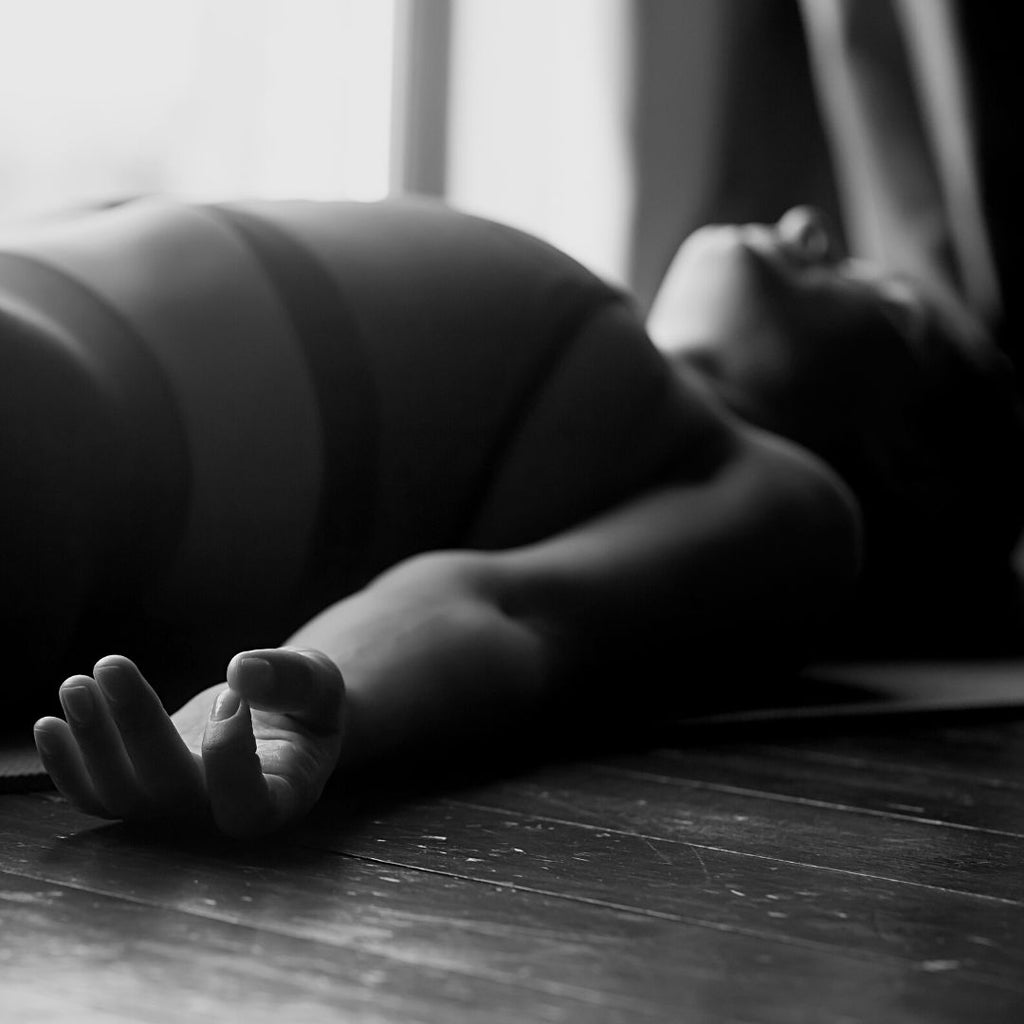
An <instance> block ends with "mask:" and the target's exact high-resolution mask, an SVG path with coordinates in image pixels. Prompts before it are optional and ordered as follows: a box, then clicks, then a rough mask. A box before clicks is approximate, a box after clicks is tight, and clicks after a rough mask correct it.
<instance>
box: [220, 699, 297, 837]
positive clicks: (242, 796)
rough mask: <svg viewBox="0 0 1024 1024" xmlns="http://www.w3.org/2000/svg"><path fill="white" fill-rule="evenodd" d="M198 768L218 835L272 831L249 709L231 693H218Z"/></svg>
mask: <svg viewBox="0 0 1024 1024" xmlns="http://www.w3.org/2000/svg"><path fill="white" fill-rule="evenodd" d="M203 766H204V768H205V772H206V792H207V798H208V799H209V802H210V810H211V812H212V813H213V819H214V822H215V823H216V825H217V827H218V828H219V829H220V830H221V831H222V832H224V833H225V834H226V835H229V836H233V837H235V838H237V839H247V838H252V837H254V836H258V835H262V834H263V833H265V832H270V831H272V830H273V829H274V828H276V827H277V825H278V818H277V815H276V814H275V812H274V808H273V804H272V802H271V798H270V791H269V790H268V788H267V780H266V779H265V778H264V775H263V769H262V767H261V765H260V760H259V757H258V756H257V754H256V739H255V737H254V736H253V732H252V717H251V715H250V713H249V707H248V705H247V704H246V703H245V701H243V700H241V698H240V697H239V695H238V694H237V693H235V691H234V690H232V689H230V688H229V689H225V690H223V691H221V693H220V695H219V696H218V698H217V701H216V703H215V704H214V706H213V710H212V712H211V714H210V720H209V722H208V723H207V725H206V733H205V735H204V736H203Z"/></svg>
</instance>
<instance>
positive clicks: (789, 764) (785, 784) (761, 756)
mask: <svg viewBox="0 0 1024 1024" xmlns="http://www.w3.org/2000/svg"><path fill="white" fill-rule="evenodd" d="M602 763H603V764H604V766H605V767H609V766H614V767H615V768H619V769H623V770H626V771H630V772H633V773H635V775H636V777H637V778H645V777H652V776H662V777H665V778H669V779H676V780H678V781H680V782H683V783H685V782H686V781H691V782H696V783H701V784H706V785H712V786H719V787H723V788H732V789H736V790H742V791H747V792H751V793H763V794H765V795H768V796H771V795H778V796H783V797H791V798H794V799H800V800H808V801H816V802H820V803H824V804H830V805H832V806H837V807H850V808H854V809H857V810H864V811H870V812H873V813H876V814H880V815H890V816H894V817H903V818H912V819H917V820H922V821H931V822H942V823H944V824H949V825H954V826H961V827H964V828H975V829H982V830H985V831H993V832H1002V833H1005V834H1007V835H1017V836H1021V837H1024V794H1022V793H1021V792H1020V791H1018V790H1016V789H1011V788H1008V787H1006V786H1005V785H1001V784H998V783H996V784H993V783H991V782H989V781H987V780H979V779H971V778H967V779H965V778H961V777H957V776H951V775H949V774H942V775H938V776H937V775H935V774H934V773H930V772H926V771H922V770H921V769H920V768H918V766H917V765H916V764H914V763H904V764H894V763H891V762H882V763H878V762H877V761H875V760H873V759H870V758H868V757H860V758H857V759H852V758H850V757H834V756H833V757H822V756H815V754H814V752H811V751H807V750H803V749H799V748H798V749H790V748H786V747H759V746H755V745H743V744H718V745H714V746H703V747H700V746H691V747H686V748H677V749H671V748H661V749H657V750H653V751H647V752H644V753H640V754H625V755H620V756H616V757H611V758H606V759H604V760H603V762H602Z"/></svg>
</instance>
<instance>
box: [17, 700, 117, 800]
mask: <svg viewBox="0 0 1024 1024" xmlns="http://www.w3.org/2000/svg"><path fill="white" fill-rule="evenodd" d="M33 735H34V737H35V741H36V749H37V750H38V751H39V758H40V760H41V761H42V762H43V767H44V768H45V769H46V773H47V774H48V775H49V776H50V779H51V781H52V782H53V784H54V786H56V787H57V791H58V792H59V793H60V794H61V796H63V797H65V798H66V799H67V800H69V801H71V803H73V804H74V805H75V806H76V807H77V808H78V809H79V810H80V811H84V812H85V813H86V814H94V815H96V817H97V818H116V817H117V815H116V814H113V813H111V812H110V811H109V810H108V809H107V808H106V807H104V806H103V804H102V802H101V801H100V798H99V797H98V796H97V795H96V790H95V788H94V787H93V784H92V779H91V778H90V776H89V772H88V770H87V769H86V767H85V762H84V761H83V760H82V755H81V752H80V751H79V749H78V744H77V743H75V740H74V737H73V736H72V735H71V730H70V729H69V728H68V723H67V722H65V721H64V720H63V719H60V718H41V719H40V720H39V721H38V722H36V724H35V728H34V729H33Z"/></svg>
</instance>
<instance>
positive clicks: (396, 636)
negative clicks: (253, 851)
mask: <svg viewBox="0 0 1024 1024" xmlns="http://www.w3.org/2000/svg"><path fill="white" fill-rule="evenodd" d="M858 557H859V555H858V527H857V516H856V512H855V510H854V509H853V507H852V503H851V502H850V500H849V499H848V497H847V494H846V492H845V490H844V489H843V488H842V486H841V485H840V484H839V483H838V482H837V481H836V479H835V478H834V477H833V476H832V474H831V473H830V472H829V471H827V470H826V469H824V467H823V466H821V464H820V463H818V462H817V461H816V460H814V459H813V458H811V457H810V456H808V455H806V454H805V453H804V452H803V451H802V450H800V449H797V448H795V447H792V446H789V445H787V444H785V443H784V442H781V441H778V440H777V439H775V438H772V437H769V436H767V435H762V434H757V433H751V432H747V431H746V430H745V429H744V430H743V431H742V432H740V433H738V434H736V436H735V437H734V439H733V442H732V443H731V444H729V445H728V446H727V447H726V448H725V449H724V450H723V453H722V457H721V458H720V460H719V461H718V463H717V465H716V466H715V467H714V468H712V469H711V470H709V472H708V473H707V475H705V476H704V477H702V478H701V479H698V480H682V481H680V482H677V483H670V484H668V485H667V486H665V487H663V488H662V489H660V490H657V491H654V492H652V493H650V494H647V495H645V496H642V497H640V498H638V499H636V500H635V501H633V502H631V503H629V504H626V505H623V506H621V507H619V508H617V509H615V510H613V511H611V512H609V513H607V514H605V515H603V516H601V517H599V518H597V519H594V520H593V521H591V522H589V523H585V524H582V525H580V526H579V527H576V528H574V529H572V530H569V531H568V532H566V533H563V534H561V535H559V536H556V537H553V538H551V539H549V540H546V541H543V542H542V543H539V544H534V545H530V546H527V547H522V548H519V549H514V550H509V551H504V552H497V553H486V552H471V551H451V552H435V553H431V554H426V555H420V556H417V557H415V558H413V559H410V560H408V561H406V562H403V563H401V564H400V565H398V566H396V567H395V568H394V569H392V570H390V571H389V572H387V573H385V574H384V575H382V576H381V577H379V578H378V579H377V580H376V581H375V582H374V583H372V584H371V585H370V586H369V587H367V588H366V589H365V590H363V591H361V592H360V593H358V594H356V595H354V596H353V597H350V598H348V599H346V600H343V601H341V602H339V603H337V604H335V605H332V606H331V607H329V608H328V609H326V610H325V611H324V612H323V613H321V614H320V615H319V616H317V617H316V618H315V619H313V620H312V621H311V622H310V623H309V624H308V625H306V626H305V627H303V628H302V629H301V630H300V631H299V632H298V633H297V634H296V635H295V636H294V637H293V638H292V640H291V643H290V645H289V646H288V647H286V648H282V649H278V650H266V651H251V652H245V653H243V654H240V655H238V656H237V657H236V658H235V659H233V661H232V664H231V665H230V666H229V669H228V673H227V676H228V681H227V685H226V686H225V685H224V684H221V685H220V686H217V687H211V688H210V689H209V690H206V691H204V692H203V693H202V694H200V695H198V696H197V697H195V698H193V700H192V701H190V702H189V703H188V704H187V705H186V706H185V707H184V708H182V709H181V710H180V711H179V712H177V713H175V715H174V716H173V726H172V722H171V721H169V720H168V719H167V716H166V714H164V713H163V711H162V709H161V708H160V706H159V701H158V700H157V699H156V697H155V694H153V693H152V691H151V690H149V688H148V686H147V685H146V684H145V682H144V681H143V680H142V678H141V676H139V674H138V672H137V670H135V669H134V667H133V666H131V664H130V663H128V662H126V661H124V659H116V658H115V659H104V661H103V662H101V663H99V665H98V666H97V669H96V672H95V678H93V677H87V676H79V677H74V678H73V679H72V680H69V681H68V682H67V683H65V686H64V688H63V689H62V691H61V695H62V699H63V700H64V702H65V708H66V710H67V711H68V719H69V721H68V723H64V722H63V721H61V720H59V719H45V720H43V721H42V722H40V723H39V724H38V725H37V738H38V741H39V746H40V750H41V753H42V755H43V759H44V763H45V764H46V766H47V768H48V770H50V772H51V774H52V775H53V777H54V779H55V781H56V783H57V785H58V787H59V788H60V789H61V790H62V791H63V792H64V793H65V794H66V795H67V796H69V797H70V798H71V799H72V800H73V801H75V802H76V803H78V804H79V806H81V807H82V808H83V809H86V810H89V811H91V812H93V813H98V814H104V815H106V816H110V817H127V818H149V819H152V818H158V819H161V818H162V819H172V820H178V819H183V818H184V819H196V818H204V819H210V818H212V820H213V822H214V823H215V824H216V825H217V826H218V827H219V828H220V829H221V830H222V831H225V832H227V833H229V834H233V835H241V836H252V835H257V834H260V833H264V832H267V831H270V830H272V829H275V828H279V827H281V826H283V825H286V824H289V823H291V822H293V821H295V820H296V819H298V818H299V817H301V816H302V815H303V814H305V813H306V812H307V811H308V810H309V808H310V807H311V806H312V804H313V803H314V802H315V801H316V799H317V798H318V797H319V794H320V792H321V790H322V788H323V786H324V784H325V783H326V781H327V779H328V778H329V776H330V775H331V774H332V773H333V772H334V771H335V770H336V768H338V767H339V766H340V770H341V771H342V772H344V774H345V775H346V776H347V777H348V778H349V779H350V780H351V783H352V784H357V782H358V779H359V777H360V775H361V774H364V773H365V772H366V771H371V770H372V768H373V766H374V765H375V764H380V763H390V764H391V765H396V764H397V765H400V764H401V762H402V761H403V760H404V759H406V758H407V759H408V763H409V765H410V767H414V768H415V770H416V771H421V770H422V769H421V765H422V759H423V755H424V754H425V753H429V752H430V751H432V750H433V751H443V752H444V753H445V754H446V756H447V757H448V758H449V759H450V758H451V756H452V755H453V754H455V755H457V754H458V753H459V751H465V752H467V755H468V754H469V753H471V752H477V751H479V750H480V749H481V744H480V742H479V741H480V740H481V738H487V739H491V738H493V739H495V740H500V741H502V743H503V744H505V745H507V744H508V743H509V741H514V740H516V739H520V738H522V737H524V736H528V735H529V734H530V733H531V731H538V730H539V729H540V728H541V727H543V726H544V725H546V719H545V717H544V716H546V715H548V714H550V713H552V710H553V708H555V707H557V708H558V709H559V711H560V712H564V711H566V710H569V711H570V712H572V711H574V710H576V711H578V712H579V713H581V714H584V715H590V714H592V713H593V710H594V705H595V704H596V703H600V702H604V704H605V706H606V707H608V708H609V710H611V711H613V712H614V713H615V714H630V713H636V712H637V705H641V704H642V705H644V706H647V705H660V704H663V703H666V702H667V703H671V704H673V705H674V706H675V707H677V708H681V709H684V708H685V707H686V706H687V704H688V703H689V702H697V701H699V700H700V699H701V697H702V695H701V694H700V693H698V692H695V690H691V689H688V685H689V684H690V682H691V680H692V681H693V685H694V686H695V687H696V686H699V679H698V678H697V673H698V672H699V671H700V669H701V667H702V666H704V665H706V664H707V663H708V661H709V659H712V658H729V657H730V656H731V652H732V651H733V650H735V649H737V648H741V649H744V650H751V649H754V650H758V651H761V650H769V651H771V652H773V654H774V655H778V654H779V653H781V652H786V653H789V654H791V655H796V654H798V653H801V652H803V651H805V650H806V649H807V648H808V647H809V646H810V644H811V643H812V640H813V633H814V630H815V627H816V626H817V625H818V624H819V623H821V622H822V621H823V619H824V617H825V616H826V615H827V614H828V612H829V610H830V609H832V608H834V607H835V605H836V603H837V602H838V601H839V600H840V599H841V596H842V595H843V593H844V590H845V588H846V586H847V585H848V583H849V582H850V581H851V579H852V578H853V577H854V575H855V573H856V571H857V564H858ZM665 650H671V651H672V653H673V655H674V657H675V663H676V664H677V665H678V666H679V670H678V672H675V673H673V676H672V679H671V681H670V682H668V683H665V682H664V681H663V680H662V679H661V678H659V677H658V676H657V675H656V674H655V673H653V672H651V671H649V669H650V666H651V663H652V659H651V656H652V653H653V652H663V651H665ZM688 669H691V670H693V671H691V672H688ZM623 672H628V673H629V680H628V685H624V686H622V687H621V688H619V689H616V688H615V687H616V683H621V682H622V680H623V676H622V673H623ZM600 681H603V685H602V683H601V682H600ZM69 691H71V692H70V693H69ZM83 695H84V700H83ZM69 697H70V699H68V698H69ZM83 706H84V713H83ZM474 756H475V753H474Z"/></svg>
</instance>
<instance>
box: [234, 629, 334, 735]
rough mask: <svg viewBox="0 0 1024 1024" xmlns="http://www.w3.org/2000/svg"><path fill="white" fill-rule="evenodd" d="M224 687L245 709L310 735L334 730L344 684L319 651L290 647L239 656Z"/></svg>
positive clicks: (255, 651)
mask: <svg viewBox="0 0 1024 1024" xmlns="http://www.w3.org/2000/svg"><path fill="white" fill-rule="evenodd" d="M227 681H228V685H229V686H230V687H231V689H232V690H234V691H235V692H236V693H237V694H238V695H239V696H240V697H241V698H242V699H243V700H245V702H246V703H247V704H248V705H250V707H252V708H255V709H256V710H258V711H269V712H276V713H278V714H285V715H288V716H290V717H291V718H293V719H294V720H295V721H297V722H298V723H300V724H301V725H304V726H305V727H306V728H307V729H309V730H310V731H312V732H315V733H328V732H334V731H336V730H337V729H338V727H339V724H340V722H339V719H340V715H341V708H342V702H343V701H344V697H345V681H344V679H343V678H342V675H341V671H340V670H339V668H338V666H337V665H335V664H334V662H333V661H331V659H330V658H328V657H327V655H326V654H323V653H322V652H321V651H316V650H311V649H300V648H292V647H277V648H268V649H264V650H253V651H243V652H242V653H241V654H236V655H235V657H234V658H232V659H231V663H230V664H229V665H228V671H227Z"/></svg>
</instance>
